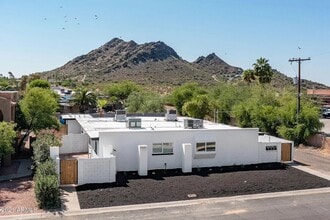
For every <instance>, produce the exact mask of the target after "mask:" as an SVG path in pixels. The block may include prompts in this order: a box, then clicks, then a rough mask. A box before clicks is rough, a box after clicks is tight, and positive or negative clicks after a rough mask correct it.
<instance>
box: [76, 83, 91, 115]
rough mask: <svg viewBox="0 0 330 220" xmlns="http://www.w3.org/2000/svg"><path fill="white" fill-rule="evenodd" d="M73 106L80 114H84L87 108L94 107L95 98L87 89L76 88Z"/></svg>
mask: <svg viewBox="0 0 330 220" xmlns="http://www.w3.org/2000/svg"><path fill="white" fill-rule="evenodd" d="M72 102H73V105H75V106H77V107H78V108H79V112H80V113H84V112H85V111H86V110H88V109H89V108H94V107H96V104H97V103H96V96H95V94H94V93H92V92H91V91H89V90H88V89H87V88H82V87H81V88H78V89H77V90H76V91H75V93H74V95H73V100H72Z"/></svg>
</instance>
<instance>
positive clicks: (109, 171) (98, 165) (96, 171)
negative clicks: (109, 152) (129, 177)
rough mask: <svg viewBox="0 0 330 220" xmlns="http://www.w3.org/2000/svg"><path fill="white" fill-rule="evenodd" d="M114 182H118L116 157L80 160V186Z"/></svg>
mask: <svg viewBox="0 0 330 220" xmlns="http://www.w3.org/2000/svg"><path fill="white" fill-rule="evenodd" d="M112 182H116V157H114V156H111V157H107V158H90V159H86V158H79V159H78V185H82V184H87V183H112Z"/></svg>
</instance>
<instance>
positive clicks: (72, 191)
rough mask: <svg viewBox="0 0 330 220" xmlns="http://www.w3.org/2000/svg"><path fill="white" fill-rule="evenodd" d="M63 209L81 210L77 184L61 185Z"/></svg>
mask: <svg viewBox="0 0 330 220" xmlns="http://www.w3.org/2000/svg"><path fill="white" fill-rule="evenodd" d="M61 200H62V211H65V212H66V211H79V210H81V209H80V205H79V200H78V195H77V192H76V186H75V185H65V186H61Z"/></svg>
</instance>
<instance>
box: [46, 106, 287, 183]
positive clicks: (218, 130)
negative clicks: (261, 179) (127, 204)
mask: <svg viewBox="0 0 330 220" xmlns="http://www.w3.org/2000/svg"><path fill="white" fill-rule="evenodd" d="M61 117H62V121H63V122H64V123H65V124H66V125H67V130H68V134H67V135H65V136H63V139H62V142H63V146H62V147H60V148H59V150H58V148H52V151H51V154H52V157H53V158H57V163H58V168H59V169H61V171H60V170H59V172H61V183H62V184H66V183H76V184H79V185H81V184H86V183H101V182H115V180H116V173H117V172H118V171H137V172H138V174H139V175H142V176H143V175H147V174H148V171H150V170H159V169H162V170H164V169H178V168H179V169H182V171H183V172H185V173H186V172H188V173H189V172H191V171H192V168H202V167H219V166H231V165H246V164H258V163H268V162H280V161H292V153H293V151H292V149H293V142H291V141H287V140H283V139H279V138H275V137H272V136H268V135H260V136H259V129H258V128H238V127H233V126H228V125H224V124H217V123H213V122H210V121H205V120H199V119H193V118H187V117H177V116H176V112H175V111H173V110H168V113H167V114H166V116H165V117H147V116H144V117H139V118H138V117H128V118H126V114H125V111H117V112H116V115H115V117H112V118H110V117H102V118H99V117H92V116H91V115H62V116H61ZM81 153H83V154H81ZM84 153H85V154H84ZM75 154H76V156H75ZM68 158H69V159H68ZM66 163H70V165H69V164H67V165H65V164H66ZM70 167H71V168H72V167H74V168H72V169H71V170H70ZM72 173H75V174H72Z"/></svg>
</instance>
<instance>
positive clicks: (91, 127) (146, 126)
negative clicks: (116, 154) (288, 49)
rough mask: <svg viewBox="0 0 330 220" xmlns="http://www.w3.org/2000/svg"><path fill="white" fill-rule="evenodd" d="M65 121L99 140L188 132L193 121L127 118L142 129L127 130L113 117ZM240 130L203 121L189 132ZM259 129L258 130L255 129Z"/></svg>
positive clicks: (66, 116)
mask: <svg viewBox="0 0 330 220" xmlns="http://www.w3.org/2000/svg"><path fill="white" fill-rule="evenodd" d="M61 117H62V119H64V120H72V119H76V120H77V121H78V123H79V124H80V125H81V127H82V128H83V129H84V131H85V132H86V133H87V134H88V135H89V137H90V138H98V137H99V132H103V131H115V132H132V131H133V132H134V131H137V132H138V131H151V130H155V131H174V130H188V129H185V128H184V119H192V118H189V117H177V121H166V120H165V117H148V116H143V117H127V120H128V119H129V118H140V119H141V128H127V127H126V122H118V121H115V120H114V118H113V117H97V118H95V117H92V116H91V115H88V114H76V115H73V114H70V115H61ZM205 129H207V130H239V129H242V128H239V127H234V126H230V125H225V124H218V123H214V122H211V121H206V120H203V128H199V129H189V130H205ZM254 129H257V128H254Z"/></svg>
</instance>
